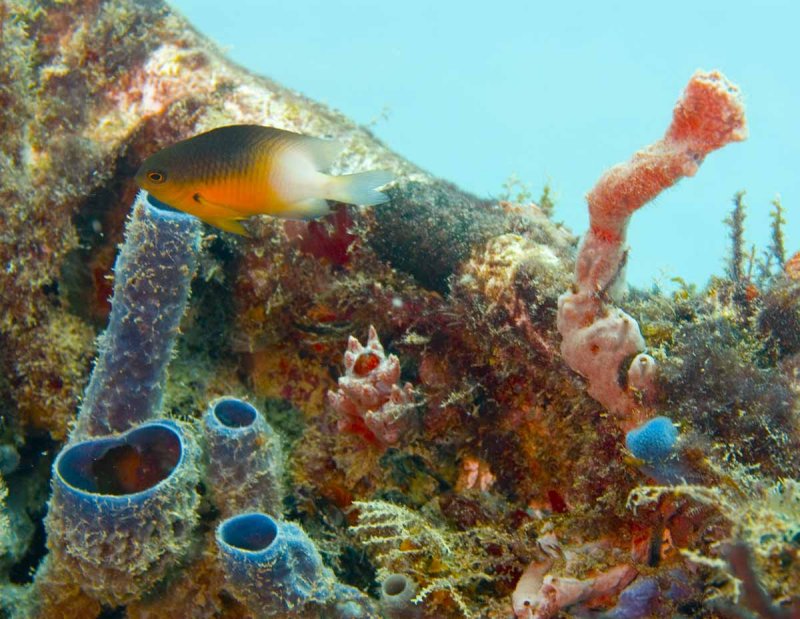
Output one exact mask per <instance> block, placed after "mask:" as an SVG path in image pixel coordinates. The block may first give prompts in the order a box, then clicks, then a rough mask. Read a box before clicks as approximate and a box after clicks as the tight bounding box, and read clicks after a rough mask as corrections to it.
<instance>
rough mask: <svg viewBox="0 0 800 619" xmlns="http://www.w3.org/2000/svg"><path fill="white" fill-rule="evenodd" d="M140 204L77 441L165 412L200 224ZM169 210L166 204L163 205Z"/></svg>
mask: <svg viewBox="0 0 800 619" xmlns="http://www.w3.org/2000/svg"><path fill="white" fill-rule="evenodd" d="M146 195H147V194H145V193H144V192H141V193H140V194H139V195H138V197H137V198H136V202H135V203H134V207H133V214H132V216H131V217H130V219H128V223H127V226H126V228H125V243H124V245H123V246H122V250H121V251H120V254H119V256H118V257H117V262H116V264H115V265H114V296H113V298H112V301H111V315H110V317H109V322H108V328H107V329H106V331H105V333H104V334H103V335H102V336H101V338H100V340H99V346H98V348H99V354H98V358H97V362H96V364H95V367H94V371H93V372H92V378H91V380H90V382H89V386H88V387H87V389H86V394H85V397H84V400H83V405H82V406H81V410H80V413H79V415H78V423H77V426H76V428H75V431H74V432H73V434H72V437H71V438H72V440H75V439H80V438H86V437H88V436H98V435H104V434H113V433H115V432H123V431H125V430H127V429H128V428H131V427H133V426H135V425H136V424H138V423H141V422H142V421H146V420H148V419H152V418H153V417H154V416H155V415H156V414H157V411H158V409H159V408H160V406H161V398H162V389H163V386H164V379H165V377H166V369H167V364H168V363H169V360H170V355H171V354H172V348H173V344H174V342H175V336H176V335H177V333H178V326H179V323H180V321H181V317H182V316H183V312H184V309H185V308H186V302H187V299H188V298H189V288H190V284H191V281H192V276H193V275H194V272H195V266H196V256H197V252H198V248H199V243H200V230H201V224H200V222H199V221H198V220H197V219H195V218H194V217H192V216H190V215H186V214H184V213H178V212H176V211H172V210H168V209H167V208H166V207H165V208H161V207H160V206H157V205H154V204H150V203H148V201H147V199H146ZM163 206H166V205H163Z"/></svg>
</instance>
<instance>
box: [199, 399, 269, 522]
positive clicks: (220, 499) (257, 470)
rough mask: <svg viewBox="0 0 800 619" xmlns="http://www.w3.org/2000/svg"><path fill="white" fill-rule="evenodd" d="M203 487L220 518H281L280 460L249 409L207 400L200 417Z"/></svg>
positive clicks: (255, 413) (258, 416) (263, 422)
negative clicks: (262, 514) (261, 514)
mask: <svg viewBox="0 0 800 619" xmlns="http://www.w3.org/2000/svg"><path fill="white" fill-rule="evenodd" d="M203 436H204V439H205V452H206V458H207V467H206V468H207V473H206V480H205V481H206V485H207V486H208V488H209V490H210V493H211V500H212V502H213V503H214V505H215V506H216V507H217V509H219V511H220V513H221V514H222V515H223V516H230V515H232V514H236V513H240V512H247V511H262V512H266V513H268V514H272V515H278V514H280V512H281V503H282V494H283V493H282V475H283V458H282V454H281V446H280V440H279V437H278V435H277V434H276V433H275V432H274V431H273V430H272V428H271V427H270V425H269V424H268V423H267V421H266V420H265V419H264V416H263V415H262V414H261V413H260V412H259V411H258V409H256V407H255V406H253V405H252V404H250V403H248V402H245V401H244V400H239V399H237V398H232V397H223V398H218V399H216V400H213V401H212V402H211V403H210V404H209V406H208V409H207V410H206V412H205V414H204V415H203Z"/></svg>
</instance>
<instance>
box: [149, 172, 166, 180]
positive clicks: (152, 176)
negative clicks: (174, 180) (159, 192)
mask: <svg viewBox="0 0 800 619" xmlns="http://www.w3.org/2000/svg"><path fill="white" fill-rule="evenodd" d="M147 180H149V181H150V182H151V183H163V182H164V181H165V180H167V175H166V173H165V172H162V171H161V170H150V171H149V172H148V173H147Z"/></svg>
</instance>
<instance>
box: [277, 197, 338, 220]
mask: <svg viewBox="0 0 800 619" xmlns="http://www.w3.org/2000/svg"><path fill="white" fill-rule="evenodd" d="M330 212H331V207H330V205H329V204H328V201H327V200H325V199H324V198H307V199H306V200H300V201H298V202H292V204H291V206H290V207H289V208H288V209H286V211H285V212H283V213H281V217H284V218H286V219H316V218H317V217H322V216H323V215H327V214H328V213H330Z"/></svg>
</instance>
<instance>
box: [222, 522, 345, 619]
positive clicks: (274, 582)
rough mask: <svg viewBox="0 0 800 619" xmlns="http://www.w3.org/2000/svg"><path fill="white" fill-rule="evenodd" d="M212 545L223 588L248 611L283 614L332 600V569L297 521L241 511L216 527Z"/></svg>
mask: <svg viewBox="0 0 800 619" xmlns="http://www.w3.org/2000/svg"><path fill="white" fill-rule="evenodd" d="M217 547H218V549H219V553H220V558H221V560H222V566H223V570H224V571H225V577H226V580H227V582H228V588H229V589H230V590H231V592H232V593H233V594H234V595H235V596H236V597H237V598H238V599H239V600H240V601H241V602H243V603H244V604H246V605H247V606H248V607H249V608H250V610H252V611H253V612H259V613H261V614H262V615H263V616H265V617H285V616H287V612H288V611H292V610H295V609H298V610H299V608H300V607H303V606H306V605H309V604H310V605H311V607H310V608H307V609H306V610H307V611H308V612H312V610H313V607H314V606H319V607H320V608H321V607H324V606H326V605H328V604H330V603H332V602H334V601H335V592H334V585H335V579H334V577H333V572H331V570H330V569H328V568H326V567H325V566H324V565H323V564H322V557H320V554H319V552H318V551H317V548H316V546H314V543H313V542H312V541H311V540H310V539H309V538H308V536H307V535H306V534H305V532H304V531H303V530H302V529H301V528H300V527H298V526H296V525H293V524H290V523H288V522H282V521H279V520H275V519H274V518H272V517H270V516H268V515H266V514H262V513H259V512H250V513H246V514H240V515H238V516H234V517H232V518H229V519H227V520H224V521H223V522H222V523H221V524H220V525H219V527H217Z"/></svg>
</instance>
